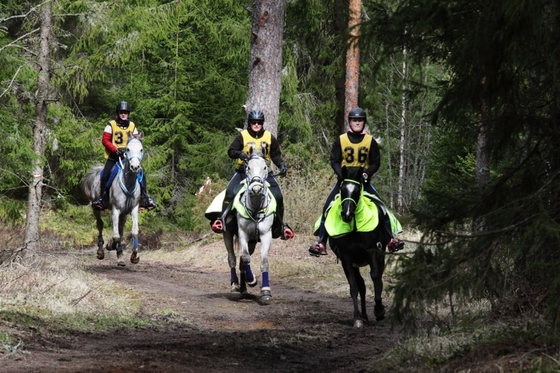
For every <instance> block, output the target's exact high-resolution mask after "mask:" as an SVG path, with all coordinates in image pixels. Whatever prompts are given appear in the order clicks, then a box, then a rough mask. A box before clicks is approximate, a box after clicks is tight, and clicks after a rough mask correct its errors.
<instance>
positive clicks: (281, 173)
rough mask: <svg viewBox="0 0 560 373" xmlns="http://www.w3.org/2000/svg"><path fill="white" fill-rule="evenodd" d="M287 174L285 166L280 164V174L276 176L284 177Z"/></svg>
mask: <svg viewBox="0 0 560 373" xmlns="http://www.w3.org/2000/svg"><path fill="white" fill-rule="evenodd" d="M287 172H288V169H287V168H286V165H285V164H284V163H282V164H280V172H279V173H278V176H286V173H287Z"/></svg>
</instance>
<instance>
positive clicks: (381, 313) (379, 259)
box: [370, 252, 385, 321]
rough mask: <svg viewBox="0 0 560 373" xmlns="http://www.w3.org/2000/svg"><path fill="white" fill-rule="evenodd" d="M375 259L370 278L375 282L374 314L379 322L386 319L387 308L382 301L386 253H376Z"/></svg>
mask: <svg viewBox="0 0 560 373" xmlns="http://www.w3.org/2000/svg"><path fill="white" fill-rule="evenodd" d="M373 259H374V260H373V263H374V265H372V266H371V267H370V268H371V271H370V276H371V280H372V281H373V289H374V300H375V307H374V309H373V313H374V314H375V319H376V320H377V321H381V320H383V319H384V318H385V306H384V305H383V301H382V299H381V294H382V293H383V272H384V271H385V253H384V252H381V253H376V254H374V258H373Z"/></svg>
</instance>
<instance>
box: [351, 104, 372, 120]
mask: <svg viewBox="0 0 560 373" xmlns="http://www.w3.org/2000/svg"><path fill="white" fill-rule="evenodd" d="M351 119H363V120H364V122H367V116H366V112H365V111H364V109H362V108H359V107H355V108H352V110H350V112H349V113H348V121H350V120H351Z"/></svg>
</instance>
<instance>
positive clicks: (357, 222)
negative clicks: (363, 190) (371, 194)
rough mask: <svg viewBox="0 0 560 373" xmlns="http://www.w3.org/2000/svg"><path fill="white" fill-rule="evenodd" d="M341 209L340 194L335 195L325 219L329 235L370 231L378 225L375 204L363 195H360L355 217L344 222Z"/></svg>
mask: <svg viewBox="0 0 560 373" xmlns="http://www.w3.org/2000/svg"><path fill="white" fill-rule="evenodd" d="M341 211H342V202H341V199H340V196H337V197H336V198H335V200H334V201H333V204H332V206H331V208H330V210H329V212H328V213H327V218H326V219H325V229H326V231H327V233H328V234H329V236H331V237H336V236H340V235H342V234H346V233H350V232H370V231H372V230H374V229H375V228H376V227H377V225H379V213H378V210H377V206H376V205H375V203H374V202H373V201H372V200H370V199H369V198H366V197H364V196H361V197H360V201H359V203H358V206H357V207H356V213H355V217H354V219H352V221H350V222H348V223H346V222H344V221H343V220H342V218H341V216H340V213H341Z"/></svg>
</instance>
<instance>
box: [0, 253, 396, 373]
mask: <svg viewBox="0 0 560 373" xmlns="http://www.w3.org/2000/svg"><path fill="white" fill-rule="evenodd" d="M87 268H88V270H90V271H92V272H94V273H97V274H99V275H102V276H106V277H107V278H109V279H113V280H115V281H118V282H119V283H121V284H126V286H127V287H130V288H131V289H134V290H135V291H137V292H139V293H140V294H141V295H142V299H141V302H142V313H143V315H142V316H148V317H150V318H152V319H153V320H154V321H158V322H159V324H161V325H162V326H160V327H139V328H137V329H133V330H121V331H115V332H111V333H103V334H93V333H87V334H78V335H75V334H74V335H71V336H44V335H40V334H39V333H38V332H37V333H36V334H35V335H34V336H33V340H32V341H30V342H26V346H25V349H26V351H28V352H29V354H27V355H23V356H22V357H21V358H20V360H13V359H4V360H3V361H0V371H2V372H18V373H19V372H156V373H157V372H205V373H213V372H243V373H246V372H251V371H253V372H373V371H375V369H374V367H373V366H372V365H371V364H372V362H374V361H375V360H376V356H381V354H383V353H384V352H386V351H387V349H388V348H389V347H390V345H391V344H392V343H393V342H394V340H395V338H396V335H395V332H394V331H391V330H390V325H389V322H388V321H383V322H379V323H378V322H376V321H375V320H374V317H373V304H372V303H371V305H370V308H369V310H368V313H369V314H370V318H371V319H372V320H373V321H370V324H369V325H367V326H366V327H364V328H362V329H360V330H355V329H353V328H352V321H351V310H352V305H351V300H350V298H347V299H340V298H335V297H328V296H326V295H324V294H320V293H313V292H305V291H301V290H298V289H295V288H291V287H290V286H288V285H287V284H284V283H282V282H281V280H279V279H275V280H274V285H273V292H272V295H273V299H272V302H271V304H269V305H262V304H260V302H259V301H258V298H257V296H258V294H259V287H258V286H257V287H256V288H250V289H249V292H250V293H251V296H250V297H249V298H246V299H243V298H241V296H240V294H239V293H231V292H230V291H229V288H228V285H227V284H228V282H229V274H228V273H227V269H226V270H225V271H223V273H218V274H217V273H215V272H213V271H212V270H210V269H201V268H192V267H188V266H187V265H186V264H185V265H182V264H177V265H170V264H167V263H161V262H158V261H156V260H150V259H146V258H142V260H141V262H140V264H138V265H134V266H132V265H128V266H126V267H124V268H119V267H117V266H115V265H114V263H112V261H111V260H109V261H107V259H106V260H104V261H97V262H92V263H91V264H89V266H88V267H87ZM340 270H341V271H342V268H341V269H340ZM369 296H370V297H371V294H370V295H369ZM368 299H369V300H370V301H371V298H369V297H368ZM369 304H370V303H368V305H369Z"/></svg>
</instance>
